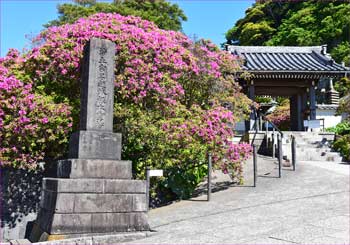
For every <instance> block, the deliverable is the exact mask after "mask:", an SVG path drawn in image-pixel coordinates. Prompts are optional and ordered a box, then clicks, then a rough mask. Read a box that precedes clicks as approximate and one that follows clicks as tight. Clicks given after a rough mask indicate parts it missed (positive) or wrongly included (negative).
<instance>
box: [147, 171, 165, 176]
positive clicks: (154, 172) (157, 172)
mask: <svg viewBox="0 0 350 245" xmlns="http://www.w3.org/2000/svg"><path fill="white" fill-rule="evenodd" d="M149 176H150V177H156V176H163V170H162V169H152V170H149Z"/></svg>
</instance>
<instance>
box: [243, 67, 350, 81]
mask: <svg viewBox="0 0 350 245" xmlns="http://www.w3.org/2000/svg"><path fill="white" fill-rule="evenodd" d="M243 72H248V73H250V74H251V75H252V76H253V77H255V78H276V79H277V78H295V79H318V78H322V77H329V78H332V77H334V78H336V77H343V76H346V74H350V71H276V70H272V71H268V70H267V71H266V70H265V71H256V70H255V71H254V70H248V69H243V70H242V71H241V73H243Z"/></svg>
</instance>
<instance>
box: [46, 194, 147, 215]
mask: <svg viewBox="0 0 350 245" xmlns="http://www.w3.org/2000/svg"><path fill="white" fill-rule="evenodd" d="M40 208H41V209H46V210H48V211H52V212H55V213H72V214H74V213H106V212H110V213H114V212H115V213H120V212H146V211H147V202H146V195H145V194H144V193H143V194H109V193H108V194H107V193H57V192H53V191H47V190H45V191H43V192H42V196H41V200H40Z"/></svg>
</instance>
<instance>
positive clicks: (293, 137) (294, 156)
mask: <svg viewBox="0 0 350 245" xmlns="http://www.w3.org/2000/svg"><path fill="white" fill-rule="evenodd" d="M296 161H297V159H296V142H295V136H294V135H292V164H293V171H295V164H296Z"/></svg>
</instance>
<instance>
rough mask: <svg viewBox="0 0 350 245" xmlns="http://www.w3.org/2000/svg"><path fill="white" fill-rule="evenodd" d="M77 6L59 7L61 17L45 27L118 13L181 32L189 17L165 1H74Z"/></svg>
mask: <svg viewBox="0 0 350 245" xmlns="http://www.w3.org/2000/svg"><path fill="white" fill-rule="evenodd" d="M74 2H75V4H70V3H65V4H60V5H58V7H57V9H58V13H59V17H58V19H56V20H52V21H50V22H49V23H47V24H46V25H45V27H50V26H59V25H63V24H67V23H74V22H75V21H76V20H77V19H79V18H82V17H87V16H90V15H93V14H96V13H100V12H103V13H118V14H121V15H124V16H127V15H134V16H139V17H141V18H143V19H145V20H149V21H152V22H154V23H155V24H156V25H157V26H158V27H159V28H161V29H165V30H175V31H180V30H181V29H182V26H181V23H182V21H186V20H187V17H186V15H185V14H184V12H183V11H182V9H180V7H179V6H178V5H177V4H172V3H169V2H167V1H165V0H123V1H121V0H115V1H114V2H113V3H104V2H96V0H74Z"/></svg>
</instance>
